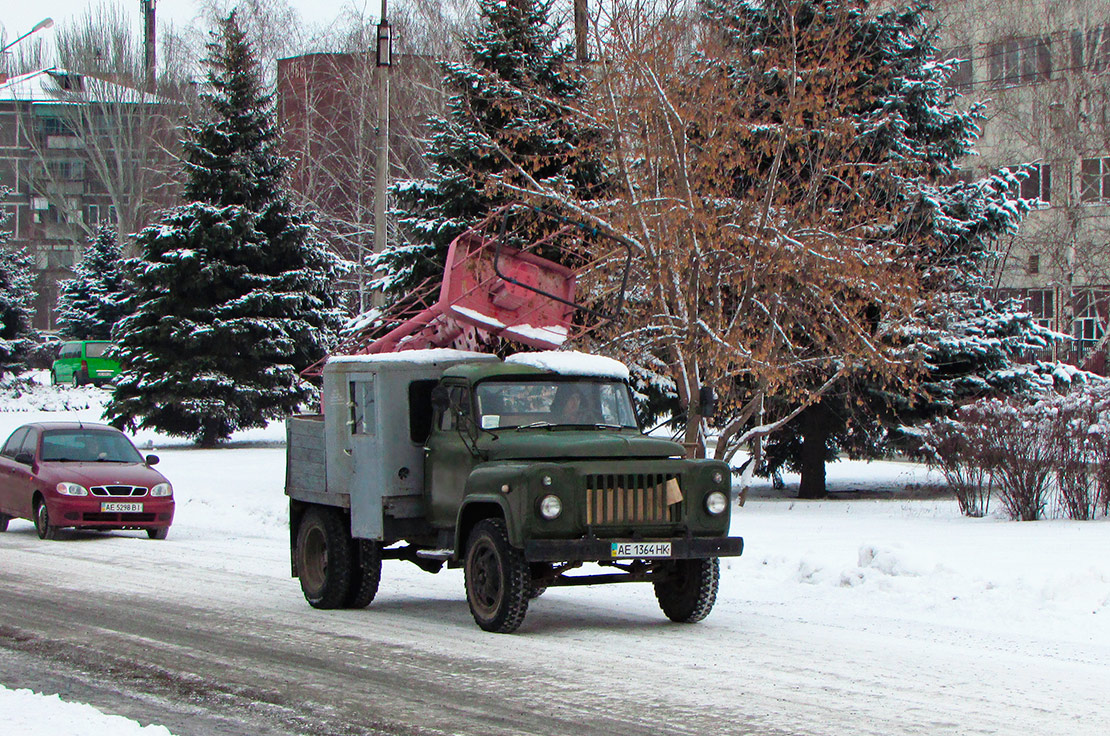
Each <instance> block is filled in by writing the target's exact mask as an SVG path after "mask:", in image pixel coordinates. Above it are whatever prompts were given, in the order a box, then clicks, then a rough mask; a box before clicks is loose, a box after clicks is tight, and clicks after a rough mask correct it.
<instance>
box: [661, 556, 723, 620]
mask: <svg viewBox="0 0 1110 736" xmlns="http://www.w3.org/2000/svg"><path fill="white" fill-rule="evenodd" d="M655 575H658V576H659V577H658V579H656V580H655V582H654V585H655V598H656V599H657V600H658V601H659V607H660V608H662V609H663V613H665V614H666V615H667V618H669V619H670V620H671V621H676V622H678V623H682V624H693V623H697V622H698V621H701V620H702V619H703V618H705V617H706V616H708V615H709V612H710V611H712V610H713V604H714V603H716V602H717V583H718V581H719V580H720V575H721V572H720V563H719V562H718V561H717V558H716V557H711V558H709V559H705V560H673V561H670V562H664V563H661V564H660V565H659V567H657V568H656V571H655Z"/></svg>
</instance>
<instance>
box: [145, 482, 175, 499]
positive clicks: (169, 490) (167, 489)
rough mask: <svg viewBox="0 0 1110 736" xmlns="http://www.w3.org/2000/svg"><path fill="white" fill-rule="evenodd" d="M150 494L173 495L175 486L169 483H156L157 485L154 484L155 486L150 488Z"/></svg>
mask: <svg viewBox="0 0 1110 736" xmlns="http://www.w3.org/2000/svg"><path fill="white" fill-rule="evenodd" d="M150 495H152V496H172V495H173V487H172V486H170V484H169V483H159V484H158V485H156V486H154V487H153V488H151V489H150Z"/></svg>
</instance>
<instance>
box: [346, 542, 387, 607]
mask: <svg viewBox="0 0 1110 736" xmlns="http://www.w3.org/2000/svg"><path fill="white" fill-rule="evenodd" d="M381 581H382V546H381V544H380V543H378V542H376V541H374V540H372V539H354V540H351V587H350V588H349V589H348V590H347V598H346V600H344V601H343V606H344V607H345V608H366V607H367V606H369V605H370V604H371V603H373V602H374V596H376V595H377V594H378V584H379V583H381Z"/></svg>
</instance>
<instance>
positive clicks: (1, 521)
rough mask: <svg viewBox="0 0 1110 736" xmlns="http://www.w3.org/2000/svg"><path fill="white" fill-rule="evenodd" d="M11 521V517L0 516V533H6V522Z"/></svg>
mask: <svg viewBox="0 0 1110 736" xmlns="http://www.w3.org/2000/svg"><path fill="white" fill-rule="evenodd" d="M11 520H12V517H10V516H8V515H7V514H0V532H6V531H8V522H9V521H11Z"/></svg>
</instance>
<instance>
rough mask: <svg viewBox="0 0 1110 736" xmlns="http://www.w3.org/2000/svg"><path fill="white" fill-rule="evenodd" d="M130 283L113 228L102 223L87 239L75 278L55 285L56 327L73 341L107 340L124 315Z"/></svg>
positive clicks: (75, 271)
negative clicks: (56, 299)
mask: <svg viewBox="0 0 1110 736" xmlns="http://www.w3.org/2000/svg"><path fill="white" fill-rule="evenodd" d="M129 291H130V285H129V282H128V281H127V279H126V277H125V276H124V272H123V246H121V245H120V244H119V240H118V239H117V238H116V231H115V228H113V227H110V226H107V225H102V226H100V227H99V228H97V230H96V233H94V234H93V236H92V237H91V238H89V243H88V245H87V246H86V247H85V252H84V254H83V256H82V258H81V262H80V263H79V264H77V267H76V268H74V278H72V279H67V280H65V281H62V282H61V283H60V284H58V329H59V331H60V332H61V333H62V335H64V336H65V337H68V338H71V339H74V340H108V339H111V337H112V328H113V327H114V326H115V325H116V323H117V322H119V321H120V320H121V319H123V318H124V317H125V316H126V315H127V308H126V302H127V297H128V293H129Z"/></svg>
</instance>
